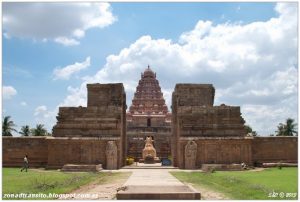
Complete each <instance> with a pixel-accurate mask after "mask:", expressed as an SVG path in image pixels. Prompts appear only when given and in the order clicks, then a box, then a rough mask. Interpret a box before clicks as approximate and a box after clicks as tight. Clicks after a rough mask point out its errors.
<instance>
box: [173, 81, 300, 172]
mask: <svg viewBox="0 0 300 202" xmlns="http://www.w3.org/2000/svg"><path fill="white" fill-rule="evenodd" d="M214 92H215V89H214V87H213V86H212V85H211V84H177V85H176V87H175V90H174V92H173V95H172V123H173V125H172V134H173V135H174V137H173V139H174V143H175V144H174V145H173V148H172V155H173V161H174V165H175V166H178V167H179V168H189V169H192V168H200V167H201V165H202V164H228V163H242V162H244V163H246V164H248V165H253V164H254V163H256V162H257V163H260V162H267V161H270V162H278V161H281V160H286V161H288V162H291V161H292V162H293V161H294V162H295V161H297V137H266V138H264V137H248V136H246V130H245V126H244V123H245V121H244V119H243V118H242V116H241V112H240V107H237V106H227V105H224V104H222V105H220V106H213V103H214ZM193 144H194V145H196V146H195V147H196V148H197V149H196V150H195V152H193V151H192V149H193V148H192V147H191V149H189V145H193ZM193 155H194V156H193ZM189 159H194V161H195V162H190V161H189Z"/></svg>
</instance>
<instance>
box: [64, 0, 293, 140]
mask: <svg viewBox="0 0 300 202" xmlns="http://www.w3.org/2000/svg"><path fill="white" fill-rule="evenodd" d="M275 9H276V11H278V14H279V15H278V17H274V18H271V19H269V20H267V21H257V22H252V23H249V24H244V25H241V24H239V23H224V24H216V25H214V23H212V22H210V21H201V20H200V21H199V22H198V23H197V24H196V26H195V28H194V29H193V30H191V31H188V32H184V33H183V34H182V35H181V37H180V40H179V42H172V41H171V40H167V39H152V38H151V37H150V36H142V37H140V38H139V39H137V40H136V41H135V42H134V43H133V44H131V45H130V46H129V47H128V48H124V49H123V50H121V51H120V53H119V54H117V55H110V56H108V57H107V59H106V64H105V65H104V67H103V68H101V69H100V70H99V71H98V72H97V73H96V74H95V75H93V76H89V77H85V78H84V82H83V83H82V84H81V86H79V87H78V88H74V87H73V88H71V87H69V89H68V90H69V95H68V96H67V97H66V99H65V100H64V101H63V102H62V103H61V104H60V105H63V106H78V105H83V104H84V105H85V103H86V90H87V89H86V83H110V82H123V83H124V86H125V90H126V97H127V105H128V106H130V104H131V99H132V97H133V93H134V91H135V88H136V86H137V84H138V80H139V79H140V74H139V73H140V72H143V71H144V69H145V68H146V66H147V65H148V64H150V66H151V68H152V69H153V70H154V71H155V72H156V73H157V79H158V80H159V81H160V85H161V87H162V90H163V92H164V95H165V98H167V100H166V101H167V103H168V105H169V106H170V102H171V100H170V99H171V93H172V91H173V89H174V87H175V84H176V83H212V84H213V85H214V86H215V88H216V97H215V105H219V104H221V103H225V104H227V105H240V106H241V111H242V115H243V117H244V118H245V120H246V123H247V124H250V125H251V126H252V128H253V129H254V130H256V131H258V133H259V134H261V135H268V134H270V133H274V131H275V130H276V126H277V124H278V123H280V122H284V120H285V119H286V118H288V117H291V118H294V119H296V120H297V103H298V101H297V99H298V98H297V92H298V89H297V80H298V77H297V74H298V70H297V68H298V66H297V65H298V58H297V57H298V55H297V41H298V38H297V36H298V34H297V25H298V21H297V20H298V16H297V15H298V14H297V12H296V11H297V4H296V3H283V4H281V3H279V4H277V5H276V8H275Z"/></svg>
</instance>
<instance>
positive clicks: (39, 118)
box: [33, 105, 58, 130]
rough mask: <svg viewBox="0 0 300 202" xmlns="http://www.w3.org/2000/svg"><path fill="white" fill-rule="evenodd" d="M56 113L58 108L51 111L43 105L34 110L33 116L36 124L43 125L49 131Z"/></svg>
mask: <svg viewBox="0 0 300 202" xmlns="http://www.w3.org/2000/svg"><path fill="white" fill-rule="evenodd" d="M57 112H58V108H55V109H54V110H52V111H51V110H48V108H47V107H46V106H45V105H40V106H38V107H36V108H35V110H34V114H33V115H34V116H35V121H36V123H37V124H43V125H45V127H46V128H47V129H48V130H51V129H52V127H53V125H54V124H55V121H56V119H55V117H56V115H57Z"/></svg>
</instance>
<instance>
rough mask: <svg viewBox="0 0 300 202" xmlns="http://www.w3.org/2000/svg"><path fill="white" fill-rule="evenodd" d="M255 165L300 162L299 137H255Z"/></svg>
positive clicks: (253, 149) (253, 148)
mask: <svg viewBox="0 0 300 202" xmlns="http://www.w3.org/2000/svg"><path fill="white" fill-rule="evenodd" d="M252 159H253V162H254V163H268V162H274V163H276V162H279V161H282V162H298V137H254V139H253V141H252Z"/></svg>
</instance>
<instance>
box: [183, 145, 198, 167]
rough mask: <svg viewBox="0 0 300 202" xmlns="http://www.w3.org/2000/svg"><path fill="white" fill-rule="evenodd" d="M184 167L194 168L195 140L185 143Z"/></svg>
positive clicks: (195, 157) (195, 155)
mask: <svg viewBox="0 0 300 202" xmlns="http://www.w3.org/2000/svg"><path fill="white" fill-rule="evenodd" d="M184 157H185V159H184V160H185V169H195V168H196V159H197V144H196V142H195V141H191V140H190V141H188V143H187V144H186V145H185V156H184Z"/></svg>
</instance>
